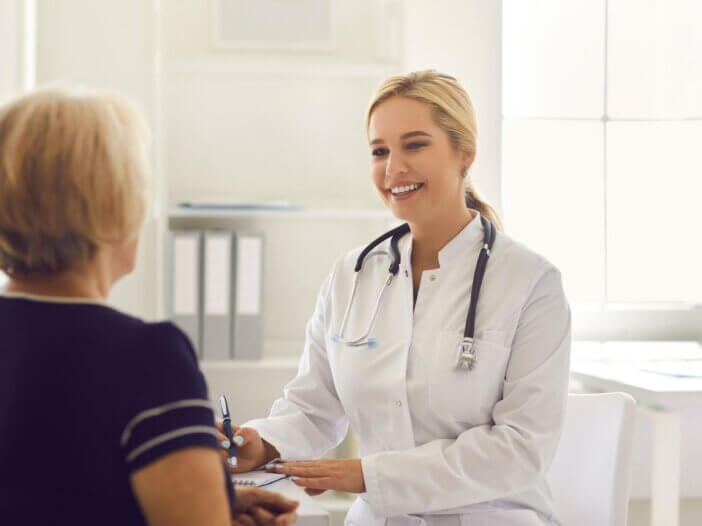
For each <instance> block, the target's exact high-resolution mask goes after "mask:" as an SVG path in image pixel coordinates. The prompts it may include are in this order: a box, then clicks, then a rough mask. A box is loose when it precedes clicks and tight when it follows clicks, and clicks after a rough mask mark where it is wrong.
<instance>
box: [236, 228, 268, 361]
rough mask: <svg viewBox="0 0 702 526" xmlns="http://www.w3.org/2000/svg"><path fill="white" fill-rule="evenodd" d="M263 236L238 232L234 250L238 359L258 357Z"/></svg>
mask: <svg viewBox="0 0 702 526" xmlns="http://www.w3.org/2000/svg"><path fill="white" fill-rule="evenodd" d="M263 241H264V240H263V236H261V235H259V234H237V235H236V243H235V249H234V261H235V267H234V268H235V280H234V293H235V294H234V317H233V322H234V323H233V326H234V327H233V331H234V348H233V356H234V358H236V359H241V360H258V359H260V358H261V355H262V350H263V312H262V308H263V244H264V243H263Z"/></svg>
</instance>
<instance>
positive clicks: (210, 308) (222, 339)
mask: <svg viewBox="0 0 702 526" xmlns="http://www.w3.org/2000/svg"><path fill="white" fill-rule="evenodd" d="M203 246H204V280H203V296H204V297H203V323H202V327H203V331H202V349H203V358H204V359H206V360H227V359H230V358H236V359H245V360H255V359H259V358H260V357H261V350H262V334H263V322H262V315H261V314H262V312H261V307H262V298H261V296H262V291H263V238H262V237H261V236H259V235H254V234H235V233H233V232H228V231H208V232H205V235H204V242H203Z"/></svg>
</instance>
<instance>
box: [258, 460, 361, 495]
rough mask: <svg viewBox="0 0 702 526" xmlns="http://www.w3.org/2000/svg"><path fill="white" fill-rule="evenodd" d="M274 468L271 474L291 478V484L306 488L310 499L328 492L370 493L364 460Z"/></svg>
mask: <svg viewBox="0 0 702 526" xmlns="http://www.w3.org/2000/svg"><path fill="white" fill-rule="evenodd" d="M266 467H268V466H266ZM270 467H271V469H269V471H272V472H274V473H282V474H285V475H289V476H290V480H292V481H293V482H294V483H295V484H297V485H298V486H302V487H303V488H305V491H306V492H307V493H309V494H310V495H319V494H320V493H323V492H324V491H326V490H335V491H345V492H348V493H364V492H365V491H366V484H365V482H364V480H363V466H362V464H361V459H360V458H350V459H340V460H295V461H287V462H283V461H278V462H276V463H275V464H271V465H270Z"/></svg>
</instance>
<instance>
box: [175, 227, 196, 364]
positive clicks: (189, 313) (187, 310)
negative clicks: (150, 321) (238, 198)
mask: <svg viewBox="0 0 702 526" xmlns="http://www.w3.org/2000/svg"><path fill="white" fill-rule="evenodd" d="M170 240H171V243H170V256H171V257H170V259H169V261H170V267H171V268H170V272H169V275H170V283H169V287H168V290H169V291H170V295H169V296H170V297H169V302H168V305H169V317H170V318H171V320H173V322H174V323H175V324H176V325H177V326H178V327H180V329H181V330H182V331H183V332H184V333H185V334H186V335H187V336H188V338H189V339H190V342H191V343H192V344H193V347H194V348H195V350H196V351H197V352H198V356H202V353H201V349H202V345H201V343H202V341H201V330H200V329H201V312H202V309H201V297H202V295H201V288H202V283H201V276H202V272H201V268H202V246H201V245H202V234H201V233H200V232H199V231H197V230H183V231H174V232H172V233H171V237H170Z"/></svg>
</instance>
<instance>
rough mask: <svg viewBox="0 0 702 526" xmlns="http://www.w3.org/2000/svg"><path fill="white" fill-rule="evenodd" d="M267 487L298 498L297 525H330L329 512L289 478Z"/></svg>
mask: <svg viewBox="0 0 702 526" xmlns="http://www.w3.org/2000/svg"><path fill="white" fill-rule="evenodd" d="M265 489H267V490H269V491H274V492H276V493H281V494H283V495H285V496H286V497H287V498H289V499H293V500H296V501H298V502H299V503H300V506H299V507H298V508H297V515H298V519H297V522H296V523H295V524H296V526H329V525H330V519H329V513H327V511H326V510H325V509H324V508H322V506H320V505H319V504H318V503H317V502H316V501H315V500H314V498H313V497H310V496H309V495H308V494H307V493H305V491H304V490H303V489H302V488H301V487H299V486H296V485H295V484H293V483H292V482H290V481H289V480H287V479H284V480H281V481H280V482H276V483H275V484H271V485H270V486H266V487H265Z"/></svg>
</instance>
